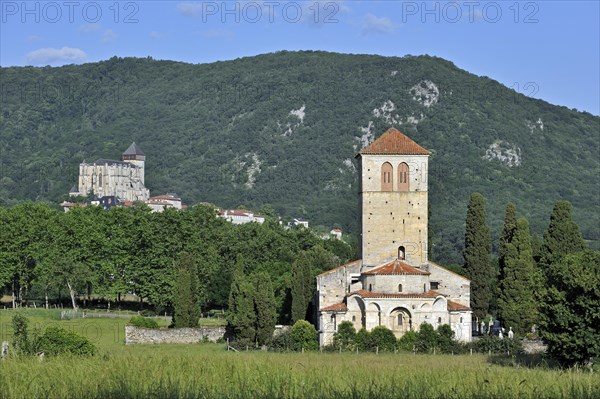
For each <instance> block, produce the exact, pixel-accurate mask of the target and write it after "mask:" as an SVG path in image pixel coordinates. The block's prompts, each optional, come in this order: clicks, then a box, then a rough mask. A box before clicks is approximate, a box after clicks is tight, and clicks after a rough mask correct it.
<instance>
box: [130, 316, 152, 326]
mask: <svg viewBox="0 0 600 399" xmlns="http://www.w3.org/2000/svg"><path fill="white" fill-rule="evenodd" d="M129 325H130V326H135V327H144V328H158V323H157V322H156V320H154V319H148V318H146V317H142V316H133V317H132V318H131V319H129Z"/></svg>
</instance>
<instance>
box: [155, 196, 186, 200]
mask: <svg viewBox="0 0 600 399" xmlns="http://www.w3.org/2000/svg"><path fill="white" fill-rule="evenodd" d="M150 199H151V200H153V199H156V200H169V201H181V198H179V197H175V196H174V195H156V196H154V197H150Z"/></svg>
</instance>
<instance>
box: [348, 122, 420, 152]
mask: <svg viewBox="0 0 600 399" xmlns="http://www.w3.org/2000/svg"><path fill="white" fill-rule="evenodd" d="M360 154H369V155H376V154H391V155H429V151H427V150H426V149H425V148H423V147H421V146H420V145H418V144H417V143H415V142H414V141H413V140H411V139H410V138H409V137H408V136H406V135H404V133H402V132H400V131H399V130H398V129H394V128H391V129H388V130H387V131H386V132H385V133H383V134H382V135H381V137H379V138H378V139H377V140H375V141H374V142H372V143H371V144H369V145H368V146H366V147H365V148H363V149H362V150H360V151H359V155H360Z"/></svg>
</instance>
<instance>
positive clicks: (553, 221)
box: [541, 201, 585, 268]
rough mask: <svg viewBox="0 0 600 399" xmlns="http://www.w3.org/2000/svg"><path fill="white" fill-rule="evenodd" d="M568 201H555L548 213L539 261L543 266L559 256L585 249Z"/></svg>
mask: <svg viewBox="0 0 600 399" xmlns="http://www.w3.org/2000/svg"><path fill="white" fill-rule="evenodd" d="M571 214H572V207H571V203H570V202H569V201H557V202H556V203H555V204H554V209H552V214H551V215H550V225H549V226H548V229H547V230H546V231H545V232H544V243H543V245H542V259H541V263H542V265H544V268H547V266H548V265H549V264H551V263H552V262H555V261H557V260H558V259H559V258H560V257H562V256H564V255H568V254H572V253H575V252H580V251H583V250H584V249H585V242H584V241H583V237H582V235H581V231H580V230H579V226H578V225H577V224H576V223H575V222H574V221H573V219H572V216H571Z"/></svg>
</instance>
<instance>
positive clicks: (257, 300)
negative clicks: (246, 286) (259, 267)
mask: <svg viewBox="0 0 600 399" xmlns="http://www.w3.org/2000/svg"><path fill="white" fill-rule="evenodd" d="M253 280H254V312H255V314H256V327H255V329H256V342H258V344H259V345H264V344H266V343H268V342H269V341H270V340H271V338H273V331H275V320H276V317H277V310H276V308H275V294H274V292H273V285H272V284H271V277H270V276H269V273H267V272H257V273H254V274H253Z"/></svg>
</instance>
